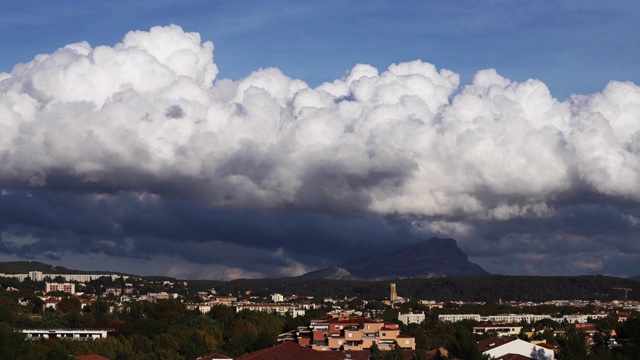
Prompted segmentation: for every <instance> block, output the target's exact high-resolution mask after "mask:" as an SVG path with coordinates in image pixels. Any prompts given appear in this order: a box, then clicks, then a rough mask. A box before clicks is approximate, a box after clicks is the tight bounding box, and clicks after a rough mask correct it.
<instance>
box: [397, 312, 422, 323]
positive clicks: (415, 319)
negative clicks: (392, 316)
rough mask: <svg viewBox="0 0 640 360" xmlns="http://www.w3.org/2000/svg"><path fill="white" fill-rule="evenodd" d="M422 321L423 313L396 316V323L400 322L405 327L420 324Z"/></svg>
mask: <svg viewBox="0 0 640 360" xmlns="http://www.w3.org/2000/svg"><path fill="white" fill-rule="evenodd" d="M424 319H425V315H424V313H419V314H414V313H411V312H410V313H408V314H398V321H400V322H401V323H403V324H405V325H409V324H421V323H422V322H423V321H424Z"/></svg>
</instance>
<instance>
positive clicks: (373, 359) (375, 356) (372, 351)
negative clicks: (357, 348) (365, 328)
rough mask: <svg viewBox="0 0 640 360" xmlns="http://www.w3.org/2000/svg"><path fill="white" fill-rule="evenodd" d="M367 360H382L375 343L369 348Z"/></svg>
mask: <svg viewBox="0 0 640 360" xmlns="http://www.w3.org/2000/svg"><path fill="white" fill-rule="evenodd" d="M369 360H382V355H381V354H380V348H379V347H378V344H376V343H375V342H374V343H373V344H371V347H370V348H369Z"/></svg>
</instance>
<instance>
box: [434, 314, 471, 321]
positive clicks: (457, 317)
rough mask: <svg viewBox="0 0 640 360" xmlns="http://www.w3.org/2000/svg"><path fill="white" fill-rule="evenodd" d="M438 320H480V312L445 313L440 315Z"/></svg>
mask: <svg viewBox="0 0 640 360" xmlns="http://www.w3.org/2000/svg"><path fill="white" fill-rule="evenodd" d="M438 320H440V321H442V322H458V321H464V320H474V321H480V314H443V315H438Z"/></svg>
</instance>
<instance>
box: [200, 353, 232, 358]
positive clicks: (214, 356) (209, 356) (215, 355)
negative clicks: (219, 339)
mask: <svg viewBox="0 0 640 360" xmlns="http://www.w3.org/2000/svg"><path fill="white" fill-rule="evenodd" d="M219 359H231V358H230V357H228V356H224V355H222V354H218V353H215V354H209V355H205V356H203V357H199V358H197V359H196V360H219Z"/></svg>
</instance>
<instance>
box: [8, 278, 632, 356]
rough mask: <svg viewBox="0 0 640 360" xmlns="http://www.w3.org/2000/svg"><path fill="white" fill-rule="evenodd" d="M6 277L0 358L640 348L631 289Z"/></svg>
mask: <svg viewBox="0 0 640 360" xmlns="http://www.w3.org/2000/svg"><path fill="white" fill-rule="evenodd" d="M0 282H1V284H2V288H1V289H0V300H1V301H0V332H1V333H2V336H1V337H0V338H1V339H2V340H0V341H2V342H3V344H2V346H0V349H1V350H0V351H2V354H0V357H1V358H15V359H19V358H29V359H51V358H67V359H68V358H69V355H74V356H76V358H77V359H83V357H82V356H85V355H91V356H93V359H104V358H106V359H189V360H193V359H231V358H236V359H254V360H255V359H274V358H278V359H289V358H292V359H293V358H304V359H316V358H317V359H325V358H326V359H446V358H450V359H456V358H457V359H492V358H495V359H516V358H517V359H545V360H546V359H578V358H580V359H582V358H586V359H607V358H621V359H632V358H634V352H633V351H635V350H634V349H635V347H636V346H640V316H638V310H640V302H639V301H637V300H630V299H629V294H630V293H633V289H632V288H624V287H616V288H613V289H612V291H614V292H617V293H619V296H620V299H619V300H617V299H616V300H611V299H609V300H547V301H542V302H533V301H516V300H509V299H505V300H503V299H496V301H495V302H488V301H459V300H450V301H442V300H438V301H436V300H430V299H413V298H411V299H410V298H408V297H403V296H400V295H401V294H402V295H404V294H409V293H410V292H411V289H402V288H399V287H398V284H399V283H397V282H389V283H387V286H388V293H387V296H385V297H384V298H380V299H371V298H360V297H347V296H336V295H337V294H333V295H334V296H313V295H308V294H303V293H301V294H281V293H275V292H274V293H269V292H267V291H265V289H253V290H252V289H239V288H238V289H236V291H235V292H233V293H229V292H225V293H221V292H220V288H222V286H219V287H218V288H216V287H215V286H214V287H211V288H207V289H201V287H202V286H201V285H200V286H197V285H194V284H195V283H196V282H195V281H181V280H176V279H169V278H153V277H151V278H145V277H138V276H132V275H123V274H115V273H114V274H107V273H105V274H58V273H52V274H47V273H43V272H41V271H29V272H28V273H23V274H0ZM56 354H57V355H56ZM56 356H58V357H56ZM614 356H616V357H614Z"/></svg>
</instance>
